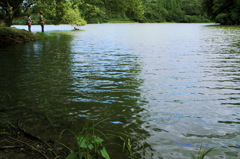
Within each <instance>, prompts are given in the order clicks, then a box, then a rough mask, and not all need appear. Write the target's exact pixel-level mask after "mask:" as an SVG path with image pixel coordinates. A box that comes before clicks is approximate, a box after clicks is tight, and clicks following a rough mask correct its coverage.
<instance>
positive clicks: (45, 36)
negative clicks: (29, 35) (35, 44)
mask: <svg viewBox="0 0 240 159" xmlns="http://www.w3.org/2000/svg"><path fill="white" fill-rule="evenodd" d="M36 35H37V36H38V37H37V40H47V39H51V38H56V37H58V35H55V34H46V33H42V32H37V33H36Z"/></svg>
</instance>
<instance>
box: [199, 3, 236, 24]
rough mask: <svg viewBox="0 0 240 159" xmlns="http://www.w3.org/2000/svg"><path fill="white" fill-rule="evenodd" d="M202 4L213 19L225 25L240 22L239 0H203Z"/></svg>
mask: <svg viewBox="0 0 240 159" xmlns="http://www.w3.org/2000/svg"><path fill="white" fill-rule="evenodd" d="M202 4H203V6H204V8H205V11H206V12H207V14H208V16H209V17H210V19H211V20H212V21H215V22H216V23H221V24H223V25H239V24H240V1H239V0H203V3H202Z"/></svg>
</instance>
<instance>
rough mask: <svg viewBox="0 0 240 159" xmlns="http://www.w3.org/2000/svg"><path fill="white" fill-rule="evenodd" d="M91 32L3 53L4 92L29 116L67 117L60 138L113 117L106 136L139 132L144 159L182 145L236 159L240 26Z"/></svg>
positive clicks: (173, 152) (94, 28)
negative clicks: (45, 112)
mask: <svg viewBox="0 0 240 159" xmlns="http://www.w3.org/2000/svg"><path fill="white" fill-rule="evenodd" d="M85 27H86V28H85V31H84V32H76V33H75V34H73V35H61V36H60V37H59V38H58V39H54V40H52V41H43V42H36V43H31V44H24V45H16V46H14V47H11V48H7V49H1V53H0V57H1V58H0V66H1V68H3V69H1V72H0V75H1V77H2V78H1V81H0V82H1V83H0V88H1V90H3V91H7V92H8V93H10V94H11V95H12V96H13V99H14V100H15V101H16V105H17V106H18V107H19V106H20V105H21V108H23V109H24V110H26V109H31V110H32V111H33V112H37V109H38V108H40V109H45V107H47V109H48V110H51V111H53V112H55V114H59V112H61V113H62V112H64V113H63V114H64V117H63V115H62V116H61V120H60V119H59V120H58V122H56V123H55V124H56V125H57V126H56V130H59V131H61V130H62V129H64V128H66V127H68V128H72V129H74V130H79V129H80V128H79V127H81V125H83V122H84V121H85V119H86V118H88V117H90V118H91V119H92V120H94V121H95V120H97V121H99V120H102V119H106V118H110V119H109V121H108V122H106V123H104V124H102V125H101V126H100V127H101V129H102V130H107V129H111V130H114V131H119V132H125V133H127V134H130V135H132V136H133V137H134V138H135V142H134V144H133V147H134V149H135V150H136V152H138V153H139V154H141V157H142V158H159V157H163V158H176V156H178V158H186V156H187V157H189V156H190V155H189V154H188V152H187V151H183V150H181V149H180V148H179V145H181V146H184V147H185V148H187V149H188V150H190V151H192V152H196V153H197V152H198V149H197V148H198V147H199V146H200V145H201V144H203V145H204V146H206V147H218V148H219V149H220V150H221V151H223V152H224V153H225V154H220V155H219V153H217V152H216V153H215V152H214V153H213V156H214V157H215V158H224V157H225V155H227V156H228V157H229V156H230V158H237V155H238V154H237V151H238V141H239V131H238V126H239V103H240V96H239V95H240V88H239V86H240V85H239V79H240V74H239V66H240V65H239V58H240V56H239V45H238V44H239V39H238V35H239V32H240V30H239V28H229V27H226V28H224V27H223V28H222V27H216V26H215V27H210V26H208V27H206V26H205V25H204V24H102V25H87V26H85ZM23 105H24V106H23ZM38 110H39V109H38ZM13 112H14V111H13ZM16 113H19V111H17V110H16ZM25 114H27V113H25ZM40 119H42V117H40ZM36 121H40V120H36ZM35 123H37V122H35ZM35 125H37V124H35ZM33 128H35V127H33ZM47 131H50V130H42V131H41V132H43V133H46V132H47ZM231 152H233V153H234V154H235V155H232V154H231Z"/></svg>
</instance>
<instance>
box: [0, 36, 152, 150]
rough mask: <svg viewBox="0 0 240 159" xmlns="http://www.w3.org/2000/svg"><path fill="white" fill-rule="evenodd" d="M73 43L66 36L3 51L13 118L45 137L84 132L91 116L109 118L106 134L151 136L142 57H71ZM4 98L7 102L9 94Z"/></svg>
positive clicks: (0, 63)
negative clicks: (145, 118) (144, 115)
mask: <svg viewBox="0 0 240 159" xmlns="http://www.w3.org/2000/svg"><path fill="white" fill-rule="evenodd" d="M73 38H74V36H71V35H61V36H59V37H58V38H57V39H52V40H49V41H40V42H35V43H29V44H23V45H14V46H12V47H8V48H4V49H1V53H0V57H1V58H0V67H1V72H0V76H1V80H0V90H1V91H5V92H8V93H9V94H10V95H11V97H12V99H13V101H12V105H8V108H7V111H6V112H7V113H8V116H9V117H10V118H13V120H17V119H20V120H21V121H22V122H23V123H24V124H25V126H26V127H27V130H28V131H30V132H33V133H34V134H36V135H41V136H43V138H48V137H49V136H53V137H57V136H58V135H59V133H60V132H61V131H62V130H63V129H65V128H70V129H72V130H75V131H79V130H81V127H82V125H83V124H84V122H85V120H86V118H89V117H90V118H91V119H92V120H102V119H106V118H109V121H107V122H106V123H103V124H102V125H101V129H103V130H113V131H117V132H124V133H127V134H136V132H138V133H139V134H141V135H140V136H139V135H138V136H135V137H138V139H139V138H144V137H146V136H147V134H148V133H147V132H146V131H143V130H142V129H141V124H142V121H141V120H139V118H140V116H139V115H138V113H139V112H142V111H144V109H143V108H142V107H141V105H143V103H144V100H142V99H141V94H140V92H139V86H140V85H141V83H142V80H141V79H140V78H139V77H138V75H139V72H140V71H141V70H140V66H139V64H138V63H137V57H136V56H133V55H130V54H129V53H127V52H121V50H115V51H107V52H103V53H99V52H89V53H83V52H72V46H71V42H72V40H73ZM79 45H81V44H79ZM1 98H2V99H1V100H2V102H5V103H6V101H7V100H6V95H2V96H1ZM1 106H2V107H5V106H6V104H5V105H3V104H1ZM9 111H11V112H9ZM46 120H49V122H46ZM27 124H30V125H27ZM49 125H53V126H54V130H53V129H52V128H51V127H50V126H49ZM44 136H45V137H44ZM144 144H145V143H142V145H144ZM145 146H146V145H145ZM138 147H141V144H139V145H138Z"/></svg>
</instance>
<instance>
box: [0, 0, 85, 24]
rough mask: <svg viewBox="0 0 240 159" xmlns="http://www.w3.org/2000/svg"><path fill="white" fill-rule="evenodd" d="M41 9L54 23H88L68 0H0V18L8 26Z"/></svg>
mask: <svg viewBox="0 0 240 159" xmlns="http://www.w3.org/2000/svg"><path fill="white" fill-rule="evenodd" d="M39 11H43V12H44V14H45V15H44V16H46V17H47V18H48V19H50V21H51V23H54V24H58V23H61V22H68V23H70V24H72V23H74V22H76V24H77V25H80V24H86V22H85V21H84V20H83V19H82V18H81V17H80V12H79V10H78V7H77V6H75V5H73V3H72V2H71V1H68V0H0V18H1V19H2V22H3V23H4V25H6V26H11V25H12V23H13V22H14V21H15V20H17V19H19V18H21V17H25V16H27V15H28V14H37V13H39ZM69 14H70V15H71V16H69ZM66 17H71V18H66Z"/></svg>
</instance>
